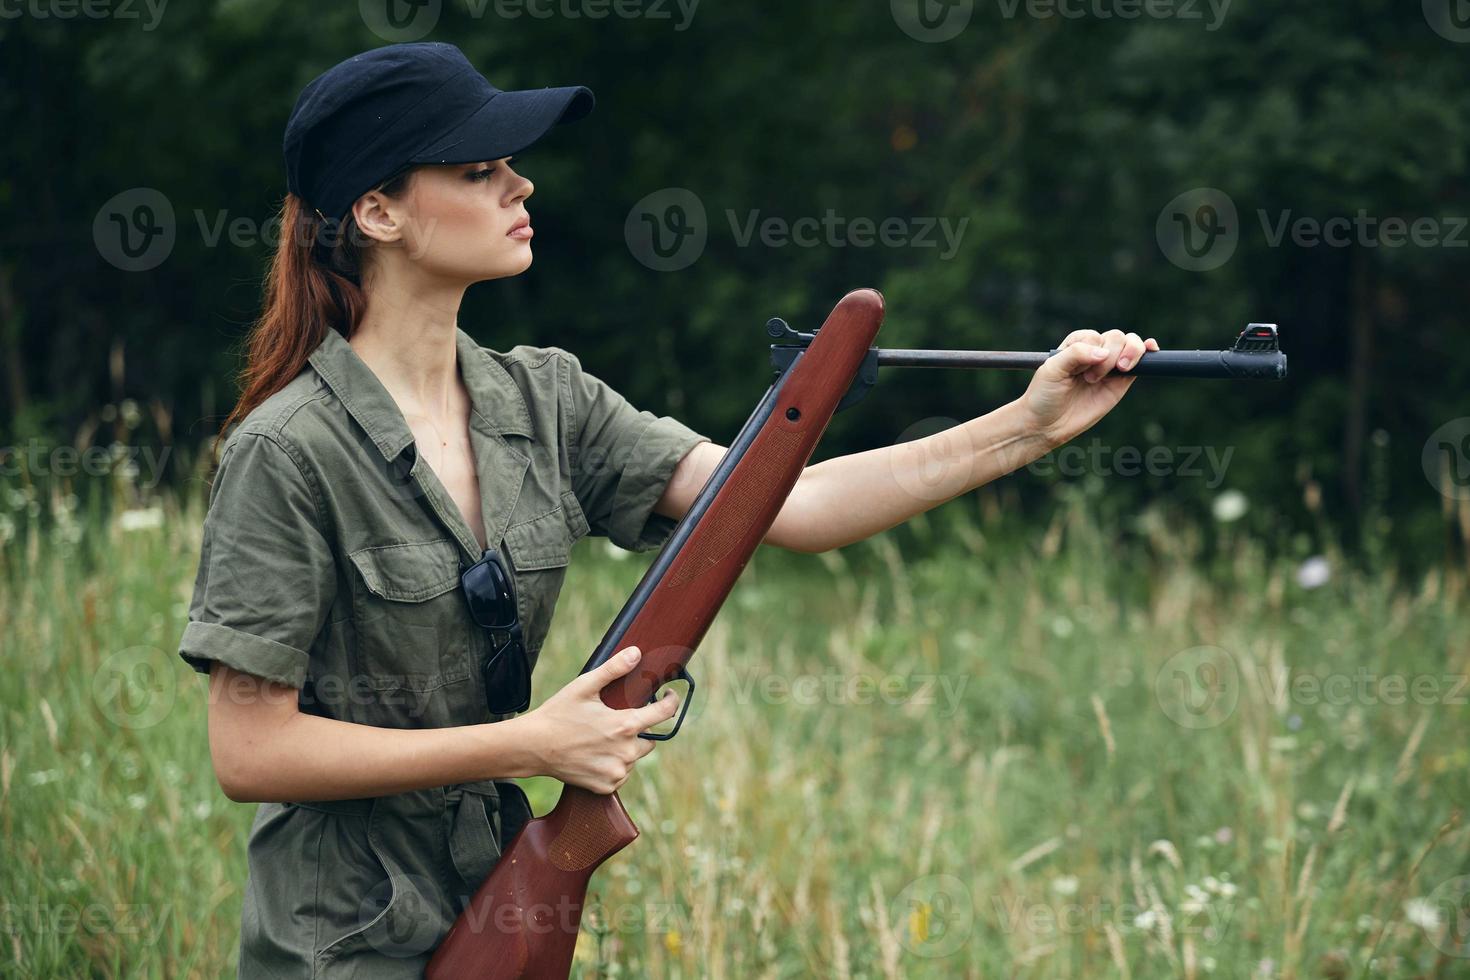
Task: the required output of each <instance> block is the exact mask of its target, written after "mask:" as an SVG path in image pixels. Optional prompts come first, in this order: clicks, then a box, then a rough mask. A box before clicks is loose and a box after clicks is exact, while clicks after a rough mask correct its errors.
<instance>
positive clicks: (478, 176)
mask: <svg viewBox="0 0 1470 980" xmlns="http://www.w3.org/2000/svg"><path fill="white" fill-rule="evenodd" d="M514 159H515V157H507V158H506V161H505V162H506V163H510V162H511V161H512V160H514ZM498 169H499V167H498V166H497V165H496V164H493V163H492V164H491V165H490V166H488V167H486V168H485V169H484V170H476V171H474V172H472V173H471V174H470V175H469V177H470V180H489V179H490V177H491V176H492V175H494V173H495V171H496V170H498Z"/></svg>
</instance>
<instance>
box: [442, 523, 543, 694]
mask: <svg viewBox="0 0 1470 980" xmlns="http://www.w3.org/2000/svg"><path fill="white" fill-rule="evenodd" d="M459 581H460V584H461V585H462V586H464V597H465V602H467V603H468V604H469V607H470V616H471V617H472V618H473V619H474V621H475V622H476V623H478V624H479V625H480V626H482V627H484V628H485V629H486V630H490V631H493V632H504V633H506V634H507V636H506V639H505V640H504V642H502V643H500V644H499V645H498V646H497V647H496V648H495V649H494V650H493V651H492V652H491V654H490V656H489V657H487V658H486V659H485V662H484V663H482V664H481V665H480V672H481V675H482V676H483V677H484V680H485V701H486V703H487V704H488V705H489V707H490V711H491V713H492V714H497V715H504V714H515V713H517V712H521V711H525V710H526V709H527V708H529V707H530V706H531V665H530V663H528V658H527V657H526V648H525V645H524V644H523V643H522V642H521V617H520V614H519V612H518V611H517V609H516V591H515V583H514V582H513V581H512V579H511V577H510V574H509V573H508V572H506V570H505V565H504V564H502V563H501V561H500V555H499V554H497V553H496V551H495V549H494V548H486V549H485V553H484V554H483V555H481V556H480V560H479V561H477V562H475V563H474V564H473V565H471V566H470V567H469V568H466V569H465V570H464V571H463V572H461V573H460V576H459Z"/></svg>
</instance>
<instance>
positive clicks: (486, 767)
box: [209, 647, 678, 803]
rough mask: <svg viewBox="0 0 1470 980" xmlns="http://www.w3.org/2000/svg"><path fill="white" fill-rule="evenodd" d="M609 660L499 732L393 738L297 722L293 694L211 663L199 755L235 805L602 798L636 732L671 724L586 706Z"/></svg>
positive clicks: (367, 729)
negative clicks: (398, 798)
mask: <svg viewBox="0 0 1470 980" xmlns="http://www.w3.org/2000/svg"><path fill="white" fill-rule="evenodd" d="M628 650H637V648H636V647H629V648H628V649H627V650H624V651H623V653H624V654H625V656H622V657H613V658H612V659H611V660H609V661H608V662H607V663H605V664H603V665H602V666H601V667H598V668H597V669H595V670H592V671H588V672H587V673H585V674H582V675H580V676H578V677H576V678H575V679H573V680H572V682H571V683H570V684H568V685H567V686H566V687H564V688H562V689H561V690H560V691H558V692H557V693H556V694H553V695H552V696H551V697H550V698H547V700H546V702H545V703H544V704H542V705H541V706H540V707H538V708H536V709H535V710H534V711H531V712H529V713H527V714H524V715H519V716H517V717H515V718H508V719H506V720H504V721H499V722H494V723H486V724H482V725H465V726H461V727H458V728H426V729H398V728H378V727H375V726H372V725H357V724H353V723H351V722H345V721H336V720H334V719H330V718H321V717H318V716H317V715H311V714H306V713H304V712H302V711H300V710H298V708H297V703H296V701H297V693H298V692H297V690H296V688H294V687H289V686H287V685H284V684H278V683H275V682H274V681H267V680H263V679H261V678H259V677H256V676H254V675H252V674H246V673H242V672H240V671H237V670H235V669H233V668H231V667H227V666H225V665H224V664H221V663H215V664H214V666H213V667H212V669H211V670H210V674H209V751H210V756H211V758H212V760H213V762H214V771H215V776H216V778H217V779H218V780H219V784H220V788H221V789H222V790H224V793H225V795H226V796H228V797H229V798H230V799H232V800H234V801H236V802H237V803H250V802H270V801H283V800H341V799H357V798H361V797H369V796H386V795H389V794H392V793H402V792H407V791H409V790H414V789H427V788H430V787H434V786H447V785H449V784H451V783H462V782H472V781H476V780H481V779H506V778H517V777H524V776H539V775H548V776H555V777H556V778H557V779H560V780H562V781H563V782H570V783H574V784H576V785H578V786H583V787H585V788H587V789H590V790H592V791H593V792H595V793H611V792H613V791H614V790H616V789H617V788H618V787H619V786H621V785H622V784H623V782H624V781H625V780H626V779H627V778H628V774H629V773H630V772H631V770H632V767H633V764H634V763H635V762H637V761H638V760H639V759H641V758H642V757H643V756H645V755H647V754H648V753H649V752H650V751H652V750H653V747H654V746H655V745H656V744H657V743H656V742H653V741H650V740H648V739H641V738H639V737H638V733H639V732H641V731H645V730H647V729H648V728H650V727H652V726H654V725H656V724H658V723H659V722H660V721H664V720H666V719H668V718H672V717H673V716H674V712H675V711H676V710H677V709H678V695H677V693H675V692H674V691H673V690H672V689H670V693H669V694H668V695H667V696H665V697H664V698H663V699H662V700H660V701H659V702H657V703H655V704H650V705H645V706H644V707H641V708H627V709H622V710H616V709H613V708H609V707H607V705H605V704H603V703H602V699H601V698H600V697H598V694H599V692H601V690H602V689H603V687H605V686H606V685H607V684H608V683H610V682H611V681H613V680H616V679H617V678H618V677H621V676H622V675H623V674H626V673H627V672H628V671H630V670H632V669H633V666H634V665H635V664H636V663H637V662H638V657H637V655H633V656H627V653H628Z"/></svg>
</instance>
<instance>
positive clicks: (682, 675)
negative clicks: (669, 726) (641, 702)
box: [638, 666, 694, 742]
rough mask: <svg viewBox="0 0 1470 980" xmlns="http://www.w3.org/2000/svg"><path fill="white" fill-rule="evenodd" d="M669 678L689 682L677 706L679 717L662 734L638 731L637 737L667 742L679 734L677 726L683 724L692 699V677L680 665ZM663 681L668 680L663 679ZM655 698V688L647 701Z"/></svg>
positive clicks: (653, 700) (656, 692)
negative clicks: (682, 698)
mask: <svg viewBox="0 0 1470 980" xmlns="http://www.w3.org/2000/svg"><path fill="white" fill-rule="evenodd" d="M670 680H676V681H677V680H684V681H688V682H689V693H688V694H687V695H685V697H684V703H683V704H681V705H680V706H679V717H678V718H675V719H674V727H673V730H672V731H668V732H665V733H664V734H662V735H658V734H655V733H654V732H639V733H638V737H639V738H646V739H648V740H649V741H650V742H667V741H668V740H669V739H671V738H673V737H674V736H675V735H677V734H679V726H680V725H682V724H684V716H685V715H686V714H688V712H689V703H690V702H691V701H693V700H694V677H693V675H691V674H690V673H689V671H688V670H686V669H685V668H684V667H682V666H681V667H680V668H679V672H678V673H677V674H675V675H674V676H673V677H672V678H670ZM665 683H668V682H667V681H665ZM657 700H658V691H656V690H655V691H654V692H653V697H651V698H649V699H648V703H649V704H653V703H654V702H655V701H657Z"/></svg>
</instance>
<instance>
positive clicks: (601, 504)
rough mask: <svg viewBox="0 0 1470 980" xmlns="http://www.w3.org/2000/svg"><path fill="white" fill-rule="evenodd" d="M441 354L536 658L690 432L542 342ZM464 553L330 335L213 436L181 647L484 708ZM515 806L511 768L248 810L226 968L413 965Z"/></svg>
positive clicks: (396, 427)
mask: <svg viewBox="0 0 1470 980" xmlns="http://www.w3.org/2000/svg"><path fill="white" fill-rule="evenodd" d="M455 344H456V348H457V352H458V362H459V370H460V374H461V376H462V377H463V379H464V383H465V387H466V388H467V389H468V391H469V395H470V399H471V401H472V403H473V407H472V410H471V412H470V418H469V434H470V443H471V446H472V447H473V451H474V458H475V468H476V473H477V474H478V477H479V482H480V497H481V507H482V518H483V521H484V526H485V532H486V540H487V541H489V542H490V543H491V544H492V545H493V546H495V547H498V548H499V549H501V553H502V555H503V556H506V557H508V560H509V564H510V566H511V569H512V574H513V576H514V579H515V586H516V593H517V598H518V601H519V612H520V616H521V622H522V625H523V633H524V639H525V645H526V650H527V653H528V655H529V657H530V659H531V662H532V664H534V663H535V661H536V659H537V655H538V653H539V652H540V650H541V646H542V644H543V642H544V641H545V639H546V633H547V628H548V626H549V625H550V622H551V615H552V610H553V609H554V608H555V606H556V600H557V595H558V593H559V592H560V590H561V586H562V581H563V579H564V577H565V575H566V566H567V561H568V558H569V556H570V552H571V547H572V545H573V544H574V543H575V542H576V541H577V539H578V538H581V537H583V536H584V535H587V534H589V533H590V534H594V535H605V536H606V537H607V538H608V539H609V540H611V541H612V542H613V543H615V544H617V545H619V546H621V547H623V548H626V549H629V550H632V551H648V550H651V549H653V548H656V547H658V546H660V545H661V544H662V543H663V542H664V541H666V540H667V539H668V536H669V534H670V533H671V532H672V531H673V528H674V525H675V522H674V521H673V520H671V519H669V518H667V517H664V516H662V515H659V514H655V513H653V505H654V503H655V501H656V500H657V499H658V497H659V496H660V494H661V493H662V492H663V489H664V487H665V485H666V484H667V483H668V480H669V478H670V476H671V475H672V473H673V470H674V467H675V466H676V465H677V463H678V462H679V460H680V459H681V458H682V457H683V456H684V454H685V453H687V452H688V451H689V450H690V449H691V448H693V447H694V445H695V444H697V443H699V442H704V441H708V439H707V437H705V436H702V435H699V434H697V433H696V432H694V431H693V430H691V429H689V428H688V427H686V426H685V425H683V424H681V423H680V422H678V421H677V420H676V419H673V418H671V417H669V416H655V415H653V414H652V413H650V412H647V411H638V410H636V409H634V408H633V407H632V406H631V405H630V404H629V403H628V401H627V400H626V399H624V398H623V397H622V396H621V395H619V394H618V393H617V392H616V391H614V390H613V389H612V388H610V387H609V386H608V385H607V384H605V383H604V382H602V381H600V380H599V379H597V378H596V377H594V376H593V375H591V374H589V373H587V372H586V371H584V370H583V369H582V366H581V364H580V362H579V361H578V359H577V358H576V357H575V356H573V355H572V354H570V353H568V352H567V351H565V350H562V349H560V348H557V347H532V346H526V345H521V346H516V347H513V348H511V349H510V350H509V351H507V352H504V353H501V352H497V351H494V350H491V349H489V348H482V347H480V346H479V345H478V344H476V343H475V341H474V340H473V339H472V338H471V337H470V336H469V335H468V334H467V333H465V332H464V331H463V330H457V331H456V338H455ZM478 558H479V547H478V544H477V543H476V541H475V538H474V535H473V534H472V533H471V531H470V528H469V526H468V524H467V523H466V522H465V520H464V518H463V517H462V516H461V514H460V512H459V510H458V508H457V507H456V506H455V504H454V502H453V500H452V499H451V498H450V497H449V495H448V493H447V492H446V491H445V490H444V487H443V485H442V484H441V483H440V482H439V480H438V478H437V477H436V476H435V474H434V472H433V470H432V469H431V468H430V467H429V465H428V464H427V463H426V462H424V460H423V457H422V456H419V455H418V454H417V453H415V452H414V449H413V434H412V432H411V431H410V430H409V427H408V424H407V422H406V421H405V420H404V417H403V414H402V412H401V411H400V410H399V409H398V406H397V404H396V403H395V402H394V401H393V399H392V397H391V396H390V395H389V394H388V392H387V390H386V389H385V388H384V387H383V385H382V383H381V382H379V381H378V378H377V376H376V375H375V374H374V373H373V372H372V370H371V369H369V368H368V366H367V365H366V363H364V362H363V361H362V360H361V358H359V357H358V356H357V353H356V352H355V351H354V350H353V349H352V347H351V345H350V344H348V343H347V341H346V340H345V339H344V338H343V337H342V336H341V335H340V334H338V333H337V332H335V331H328V333H327V337H326V339H325V340H324V341H323V342H322V343H321V345H320V346H318V347H317V349H316V350H315V351H314V352H313V353H312V354H311V356H310V359H309V362H308V367H306V368H304V369H303V370H302V371H301V373H300V374H298V375H297V376H296V378H294V379H293V380H292V381H291V382H290V383H289V384H287V385H286V387H285V388H284V389H282V390H281V391H279V392H277V393H276V394H275V395H273V396H271V397H270V398H269V399H267V400H266V401H265V402H264V403H262V404H261V405H260V406H259V407H257V408H256V409H255V410H254V411H253V412H251V413H250V415H249V416H248V417H247V418H246V419H245V420H244V421H243V422H242V423H241V424H240V425H239V426H238V427H237V429H236V430H235V432H233V433H232V434H231V435H230V437H229V439H228V441H227V442H226V444H225V448H224V451H223V453H222V455H221V458H220V466H219V469H218V472H217V474H216V476H215V480H214V483H213V485H212V487H211V489H210V493H209V510H208V514H207V516H206V518H205V522H204V537H203V545H202V548H201V551H200V561H199V570H198V574H197V577H196V579H195V583H194V593H193V599H192V601H191V603H190V606H189V622H188V624H187V626H186V627H185V629H184V633H183V637H182V639H181V641H180V644H179V655H180V656H181V657H182V658H183V659H184V660H185V661H186V662H187V663H189V664H190V665H191V666H192V667H194V669H195V670H197V671H200V672H201V673H207V672H208V671H209V668H210V664H211V662H212V661H216V660H217V661H220V662H221V663H224V664H227V665H229V666H230V667H233V668H235V669H236V670H240V671H244V672H246V673H250V674H254V675H257V676H259V677H263V678H267V679H269V680H272V681H276V682H279V683H281V684H286V685H290V686H291V687H294V688H297V689H298V703H299V705H300V709H301V710H302V711H304V712H310V713H312V714H317V715H321V716H323V717H327V718H335V719H338V720H341V721H348V722H355V723H358V724H364V725H376V726H380V727H386V728H440V727H447V726H452V725H472V724H479V723H483V722H487V721H496V720H500V719H501V718H504V717H507V716H504V715H491V714H490V713H489V710H488V708H487V707H486V699H485V691H484V681H483V679H482V676H481V671H480V669H479V665H480V662H481V660H482V658H483V657H484V656H485V655H486V654H487V652H488V651H489V650H490V649H491V647H492V642H493V641H492V638H491V637H490V636H489V635H488V634H486V633H485V631H483V630H482V629H480V627H478V626H477V625H476V624H475V623H474V621H473V620H472V619H471V618H470V616H469V612H468V609H467V607H466V605H465V601H464V595H463V590H462V589H461V588H460V583H459V574H460V571H461V570H462V569H463V568H465V567H467V566H468V565H469V564H470V563H472V562H474V561H475V560H476V559H478ZM570 679H571V678H570V677H548V678H544V679H543V683H544V684H546V685H550V686H553V687H559V686H560V685H562V684H564V683H565V682H567V681H569V680H570ZM528 817H529V809H528V807H527V806H526V802H525V795H524V793H522V792H521V790H520V788H519V787H518V786H516V785H515V783H513V782H510V781H508V780H494V781H492V780H484V781H480V782H472V783H461V784H457V785H453V786H440V787H434V788H432V789H424V790H417V791H413V792H408V793H399V794H395V795H391V796H381V797H375V798H368V799H358V800H333V801H311V800H302V801H299V802H291V803H262V804H259V807H258V810H257V811H256V815H255V820H254V824H253V826H252V828H251V832H250V840H249V879H248V883H247V886H246V891H245V896H244V908H243V911H242V916H241V934H240V951H239V967H240V976H241V977H243V978H252V977H324V978H327V977H364V978H366V977H409V976H419V975H420V974H421V973H422V971H423V968H424V965H425V964H426V963H427V961H428V958H429V955H430V953H431V952H432V951H433V949H434V947H435V946H437V945H438V943H439V941H440V940H441V939H442V938H443V936H444V934H445V933H446V932H447V931H448V929H449V926H450V925H451V923H452V922H453V921H454V918H455V916H456V915H457V914H458V912H459V909H460V908H461V907H462V904H463V902H465V901H466V900H467V899H468V897H469V896H470V895H472V894H473V893H474V891H475V889H476V888H478V886H479V884H480V882H481V881H483V880H484V878H485V876H486V875H487V874H488V873H489V872H490V870H491V868H492V867H494V865H495V862H496V860H497V859H498V857H499V856H500V847H501V842H502V841H503V840H504V839H505V837H506V836H510V835H513V834H514V832H515V830H516V829H517V828H519V826H520V824H521V823H522V822H523V821H524V820H525V819H527V818H528Z"/></svg>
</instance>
